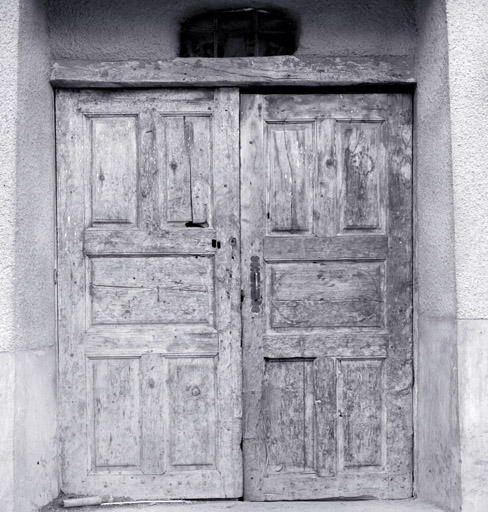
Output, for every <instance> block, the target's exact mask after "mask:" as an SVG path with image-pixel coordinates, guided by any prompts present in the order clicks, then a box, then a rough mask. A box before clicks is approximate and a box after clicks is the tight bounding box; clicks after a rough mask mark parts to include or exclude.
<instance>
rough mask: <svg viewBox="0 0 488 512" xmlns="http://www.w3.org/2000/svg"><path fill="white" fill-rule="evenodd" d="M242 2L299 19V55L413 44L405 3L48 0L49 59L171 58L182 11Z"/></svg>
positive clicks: (403, 50) (407, 48)
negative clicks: (278, 11) (276, 10)
mask: <svg viewBox="0 0 488 512" xmlns="http://www.w3.org/2000/svg"><path fill="white" fill-rule="evenodd" d="M243 6H260V7H262V6H267V7H272V6H276V7H279V8H281V9H285V10H286V11H288V12H290V13H291V14H292V15H293V16H294V17H295V18H297V19H299V20H300V25H301V37H300V46H299V48H298V52H297V54H317V55H348V54H354V55H381V54H387V55H406V54H410V53H412V52H413V50H414V46H415V10H414V2H412V1H411V0H395V1H392V0H367V1H361V2H358V1H357V0H301V1H297V0H280V1H278V0H266V1H263V2H261V1H254V0H249V1H243V0H209V1H207V2H205V3H203V2H201V0H181V1H177V2H168V1H161V0H144V1H142V0H84V1H80V2H70V1H67V0H48V13H49V27H50V37H51V46H52V52H53V57H54V58H55V59H61V58H70V59H95V60H125V59H147V60H158V59H172V58H174V57H176V56H177V53H178V45H179V42H178V28H179V25H180V23H181V21H182V20H183V19H184V18H185V17H186V16H188V15H190V14H193V13H195V12H198V11H199V10H201V9H202V8H203V7H205V8H208V9H220V8H228V7H243Z"/></svg>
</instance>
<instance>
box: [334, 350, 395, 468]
mask: <svg viewBox="0 0 488 512" xmlns="http://www.w3.org/2000/svg"><path fill="white" fill-rule="evenodd" d="M382 374H383V361H382V360H371V359H370V360H341V361H339V362H338V379H339V381H340V385H339V389H340V393H339V402H338V404H337V407H338V410H339V435H340V436H341V448H342V450H341V453H340V464H341V468H342V467H346V468H347V467H361V466H382V465H383V457H384V444H385V428H384V419H385V418H384V414H383V408H384V402H383V385H384V384H383V375H382Z"/></svg>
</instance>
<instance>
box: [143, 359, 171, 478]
mask: <svg viewBox="0 0 488 512" xmlns="http://www.w3.org/2000/svg"><path fill="white" fill-rule="evenodd" d="M141 372H142V441H143V442H142V463H141V470H142V472H143V473H144V474H146V475H161V474H163V473H164V472H165V470H166V457H167V450H166V434H167V432H166V425H165V417H166V415H167V410H166V407H165V405H166V395H167V389H166V387H167V382H166V380H167V371H166V365H165V358H164V356H163V355H162V354H147V353H146V354H144V355H143V356H142V357H141Z"/></svg>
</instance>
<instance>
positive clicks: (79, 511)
mask: <svg viewBox="0 0 488 512" xmlns="http://www.w3.org/2000/svg"><path fill="white" fill-rule="evenodd" d="M58 507H61V508H58ZM59 510H70V511H72V512H137V511H144V512H227V511H228V512H442V509H441V508H439V507H436V506H434V505H431V504H429V503H426V502H424V501H422V500H417V499H411V500H396V501H376V500H370V501H277V502H266V503H256V502H243V501H228V500H218V501H195V502H192V503H159V504H152V505H151V504H145V505H141V504H139V505H114V506H103V505H102V506H89V507H76V508H70V509H65V508H63V507H62V504H59V505H58V506H56V505H54V504H52V505H50V506H47V507H44V508H43V509H41V511H42V512H51V511H53V512H54V511H59Z"/></svg>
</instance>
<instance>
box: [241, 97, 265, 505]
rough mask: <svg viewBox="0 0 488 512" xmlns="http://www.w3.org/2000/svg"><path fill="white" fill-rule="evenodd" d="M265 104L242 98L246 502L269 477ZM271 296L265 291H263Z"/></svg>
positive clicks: (257, 497) (259, 99) (257, 496)
mask: <svg viewBox="0 0 488 512" xmlns="http://www.w3.org/2000/svg"><path fill="white" fill-rule="evenodd" d="M263 107H264V100H263V98H262V96H261V95H255V96H252V95H243V96H242V98H241V140H242V144H241V222H242V233H241V236H242V252H241V272H242V273H241V276H242V289H243V302H242V321H243V326H242V336H243V338H242V343H243V360H244V361H245V364H244V366H243V383H244V390H243V400H244V438H243V441H244V498H245V499H246V500H252V501H254V500H262V499H263V478H264V468H265V467H266V459H265V453H266V452H265V445H264V439H265V438H264V436H265V428H264V423H263V415H262V412H261V397H262V393H263V375H264V355H263V347H262V333H263V332H264V330H265V325H266V323H265V316H264V308H261V309H260V311H257V312H256V311H251V286H250V279H249V269H250V266H251V257H253V256H257V257H258V258H259V261H260V262H261V269H262V270H261V275H265V274H264V265H265V263H264V261H263V241H264V236H265V227H264V223H263V222H262V219H263V218H265V215H266V180H265V176H264V173H263V172H261V169H262V165H263V156H264V127H263ZM262 293H263V294H265V293H266V291H265V290H263V292H262Z"/></svg>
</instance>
